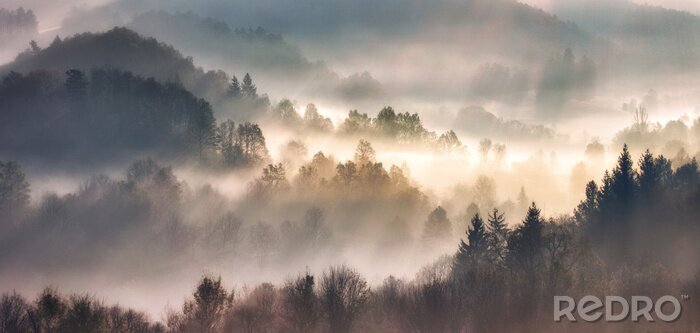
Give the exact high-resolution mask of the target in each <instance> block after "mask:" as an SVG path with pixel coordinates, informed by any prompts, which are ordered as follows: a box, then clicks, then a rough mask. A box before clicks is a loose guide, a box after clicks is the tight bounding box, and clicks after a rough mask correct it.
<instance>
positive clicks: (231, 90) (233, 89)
mask: <svg viewBox="0 0 700 333" xmlns="http://www.w3.org/2000/svg"><path fill="white" fill-rule="evenodd" d="M228 94H229V96H230V97H231V98H233V99H238V98H240V97H241V84H240V83H239V82H238V78H237V77H236V76H235V75H234V76H233V78H232V79H231V84H230V85H229V87H228Z"/></svg>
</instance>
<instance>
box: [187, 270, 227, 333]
mask: <svg viewBox="0 0 700 333" xmlns="http://www.w3.org/2000/svg"><path fill="white" fill-rule="evenodd" d="M193 296H194V299H193V300H190V301H187V302H185V305H184V306H183V314H184V315H185V317H186V318H187V319H188V320H189V321H191V325H192V326H193V327H192V328H193V329H195V330H196V331H197V332H202V333H214V332H218V331H219V329H221V327H222V325H223V315H224V313H225V312H226V310H227V309H228V308H229V307H230V306H231V304H232V302H233V294H231V295H229V294H228V292H226V290H225V289H224V287H223V286H222V285H221V277H218V278H214V277H212V276H204V277H202V279H201V280H200V282H199V285H198V286H197V289H196V290H195V292H194V295H193Z"/></svg>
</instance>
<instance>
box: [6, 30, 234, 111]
mask: <svg viewBox="0 0 700 333" xmlns="http://www.w3.org/2000/svg"><path fill="white" fill-rule="evenodd" d="M105 67H107V68H109V67H111V68H119V69H123V70H126V71H130V72H133V73H136V74H138V75H141V76H144V77H153V78H155V79H156V80H158V81H161V82H178V83H180V84H182V86H183V87H185V88H186V89H188V90H190V91H191V92H193V93H194V94H195V95H196V96H198V97H202V98H205V99H207V100H208V101H210V102H211V103H217V102H218V101H219V100H220V99H221V98H223V96H224V95H225V92H226V89H227V87H228V77H227V75H226V74H225V73H223V72H221V71H208V72H205V71H204V70H202V69H201V68H197V67H196V66H195V65H194V63H193V60H192V58H189V57H185V56H183V55H182V54H181V53H180V52H179V51H178V50H176V49H175V48H173V47H171V46H169V45H166V44H163V43H161V42H159V41H157V40H156V39H154V38H147V37H143V36H141V35H139V34H137V33H135V32H133V31H131V30H129V29H126V28H113V29H112V30H109V31H107V32H103V33H91V32H88V33H82V34H77V35H74V36H72V37H68V38H65V39H64V40H60V39H59V38H58V37H57V38H56V39H55V40H54V41H53V43H51V44H50V45H49V46H47V47H45V48H43V49H42V48H39V49H35V50H29V51H28V52H24V53H21V54H20V55H18V56H17V58H16V60H15V61H14V62H11V63H9V64H7V65H4V66H2V67H0V76H3V77H4V76H5V75H7V74H8V73H9V72H10V71H16V72H19V73H28V72H30V71H33V70H58V71H61V72H63V71H66V70H67V69H79V70H82V71H86V72H87V71H89V70H90V69H92V68H105Z"/></svg>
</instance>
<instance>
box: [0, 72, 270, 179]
mask: <svg viewBox="0 0 700 333" xmlns="http://www.w3.org/2000/svg"><path fill="white" fill-rule="evenodd" d="M249 85H252V83H249ZM245 86H246V85H244V87H245ZM248 89H251V88H248ZM252 89H253V90H254V85H253V88H252ZM0 109H1V110H2V111H0V133H1V134H0V142H2V143H1V144H0V153H3V154H6V155H9V156H15V157H29V158H36V157H40V158H42V159H45V160H49V161H55V160H59V159H64V158H65V156H71V157H72V158H73V159H80V160H81V161H83V162H96V161H102V162H105V161H107V162H109V161H115V160H117V161H118V160H119V158H124V157H125V156H127V155H130V154H134V153H146V154H153V155H156V156H160V157H162V158H172V157H190V158H191V157H196V159H198V160H200V161H202V162H209V164H210V165H212V166H213V165H216V164H218V163H217V161H221V163H222V164H223V165H224V166H226V167H240V166H255V165H258V164H260V163H263V162H264V161H266V160H267V158H268V153H267V148H266V146H265V137H264V136H263V133H262V131H261V129H260V127H259V126H258V125H257V124H252V123H243V124H239V125H238V126H237V127H236V126H235V124H234V122H233V121H226V122H223V123H221V124H220V125H219V126H217V125H216V119H215V118H214V115H213V113H212V109H211V106H210V105H209V103H208V102H206V101H205V100H203V99H201V98H197V97H195V96H194V95H192V93H190V92H188V91H187V90H185V89H184V88H182V87H181V86H180V85H179V84H175V83H165V84H163V83H159V82H157V81H155V80H154V79H152V78H149V79H145V78H142V77H139V76H136V75H134V74H131V73H129V72H124V71H120V70H116V69H95V70H92V71H91V72H90V73H84V72H83V71H80V70H77V69H70V70H67V71H66V72H65V76H63V77H62V76H61V75H59V74H57V73H54V72H48V71H36V72H31V73H28V74H26V75H22V74H19V73H16V72H11V73H10V74H8V75H7V76H6V77H5V78H4V79H3V81H2V83H0Z"/></svg>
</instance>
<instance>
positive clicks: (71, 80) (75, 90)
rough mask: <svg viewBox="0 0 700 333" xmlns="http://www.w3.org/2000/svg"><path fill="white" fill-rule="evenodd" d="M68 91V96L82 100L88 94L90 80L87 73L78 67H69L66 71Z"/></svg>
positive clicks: (78, 100) (76, 101)
mask: <svg viewBox="0 0 700 333" xmlns="http://www.w3.org/2000/svg"><path fill="white" fill-rule="evenodd" d="M65 86H66V91H67V92H68V98H69V99H70V100H71V101H72V102H74V103H78V102H82V101H84V100H85V96H86V95H87V86H88V80H87V78H86V77H85V73H83V72H82V71H80V70H77V69H69V70H67V71H66V82H65Z"/></svg>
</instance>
